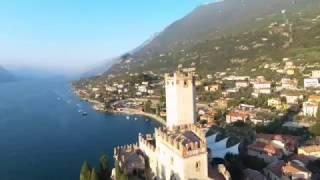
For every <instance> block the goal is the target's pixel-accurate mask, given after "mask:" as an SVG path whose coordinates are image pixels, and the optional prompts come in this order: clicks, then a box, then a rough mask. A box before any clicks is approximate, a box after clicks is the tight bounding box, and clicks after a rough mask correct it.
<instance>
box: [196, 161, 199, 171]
mask: <svg viewBox="0 0 320 180" xmlns="http://www.w3.org/2000/svg"><path fill="white" fill-rule="evenodd" d="M199 170H200V161H198V162H196V171H199Z"/></svg>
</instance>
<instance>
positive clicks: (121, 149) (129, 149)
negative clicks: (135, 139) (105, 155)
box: [113, 143, 139, 159]
mask: <svg viewBox="0 0 320 180" xmlns="http://www.w3.org/2000/svg"><path fill="white" fill-rule="evenodd" d="M138 149H139V146H138V144H137V143H136V144H128V145H124V146H118V147H116V148H114V149H113V155H114V157H115V158H116V159H118V158H121V157H119V156H122V155H124V154H127V153H133V152H135V151H136V150H138Z"/></svg>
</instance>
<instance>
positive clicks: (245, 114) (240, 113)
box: [228, 111, 250, 118]
mask: <svg viewBox="0 0 320 180" xmlns="http://www.w3.org/2000/svg"><path fill="white" fill-rule="evenodd" d="M228 115H229V116H233V117H242V118H247V117H249V116H250V113H249V112H246V111H232V112H230V113H229V114H228Z"/></svg>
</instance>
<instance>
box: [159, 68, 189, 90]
mask: <svg viewBox="0 0 320 180" xmlns="http://www.w3.org/2000/svg"><path fill="white" fill-rule="evenodd" d="M165 82H166V85H167V86H176V85H178V86H180V85H182V86H185V87H187V86H188V87H189V85H194V75H193V74H192V73H185V72H181V71H177V72H175V73H173V74H165ZM190 87H191V86H190Z"/></svg>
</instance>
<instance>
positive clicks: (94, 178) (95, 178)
mask: <svg viewBox="0 0 320 180" xmlns="http://www.w3.org/2000/svg"><path fill="white" fill-rule="evenodd" d="M90 180H99V177H98V174H97V172H96V169H94V168H93V169H92V172H91V177H90Z"/></svg>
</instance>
